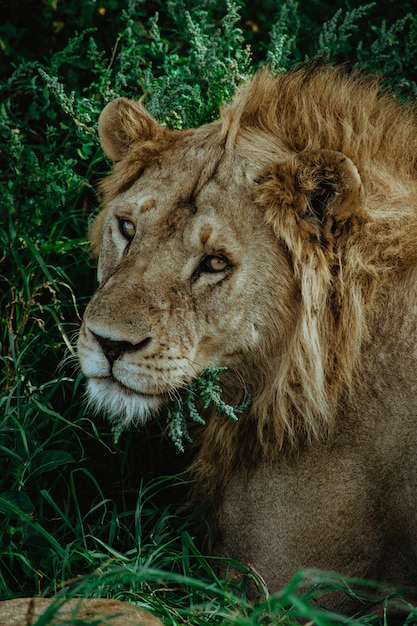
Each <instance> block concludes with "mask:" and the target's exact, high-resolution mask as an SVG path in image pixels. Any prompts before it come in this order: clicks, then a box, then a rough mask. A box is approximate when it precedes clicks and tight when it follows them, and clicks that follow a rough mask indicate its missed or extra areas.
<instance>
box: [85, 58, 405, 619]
mask: <svg viewBox="0 0 417 626" xmlns="http://www.w3.org/2000/svg"><path fill="white" fill-rule="evenodd" d="M98 127H99V136H100V141H101V145H102V148H103V150H104V152H105V153H106V154H107V156H108V157H109V158H110V159H111V160H112V162H113V169H112V173H111V174H110V175H109V176H108V177H106V178H105V180H104V181H103V182H102V187H101V191H102V195H103V203H104V208H103V209H102V211H101V212H100V213H99V214H98V217H97V218H96V220H95V222H94V224H93V227H92V230H91V242H92V249H93V251H94V253H95V254H96V256H97V257H98V281H99V287H98V289H97V292H96V293H95V295H93V297H92V299H91V301H90V303H89V304H88V306H87V309H86V311H85V314H84V318H83V322H82V326H81V330H80V335H79V342H78V353H79V360H80V364H81V368H82V371H83V372H84V374H85V376H86V377H87V379H88V394H89V398H90V401H91V402H92V403H93V404H94V405H95V406H96V408H97V410H99V411H104V412H106V413H107V414H108V415H109V416H110V418H114V417H115V416H118V418H119V417H120V416H121V418H122V419H123V420H124V423H126V424H132V423H134V424H137V425H140V424H141V423H143V422H145V421H146V420H148V419H149V418H150V417H151V416H152V415H153V414H155V412H158V411H159V410H160V409H161V407H163V406H164V405H165V404H166V403H167V402H168V401H169V399H170V398H172V397H175V395H176V394H178V393H180V391H181V389H182V388H184V386H186V385H187V384H188V383H189V382H190V381H192V380H193V379H195V378H196V377H198V376H199V375H200V374H201V373H202V372H203V371H204V370H205V369H206V368H207V367H209V366H210V367H224V368H227V369H226V371H225V372H224V374H223V375H222V387H223V390H224V395H225V398H227V399H228V401H230V402H232V403H237V402H239V401H241V400H242V398H244V397H248V396H249V395H250V397H251V399H252V401H251V404H250V407H249V408H248V409H247V410H246V411H245V412H244V413H243V414H242V415H241V416H240V418H239V420H238V422H237V423H234V422H232V421H231V420H228V419H220V418H218V417H217V416H216V415H212V414H210V415H208V416H207V423H206V425H205V426H204V427H201V428H200V429H199V432H198V433H197V434H196V436H195V445H196V451H195V458H194V461H193V462H192V464H191V467H190V473H191V475H192V476H193V479H194V485H195V491H194V494H197V497H198V498H199V499H200V502H202V501H203V500H204V501H205V502H206V503H207V505H208V506H209V510H210V511H211V512H212V518H213V527H215V528H216V532H215V536H214V538H213V542H212V547H211V552H212V553H213V554H215V555H219V556H225V557H230V558H233V559H236V560H237V561H240V562H242V563H244V564H248V565H250V566H251V567H252V568H253V570H255V571H256V572H257V573H258V574H259V576H260V577H261V578H262V579H263V581H264V582H265V585H266V587H267V588H268V589H269V591H270V592H274V591H277V590H279V589H281V588H282V587H283V586H284V585H286V584H287V583H288V582H289V581H290V580H291V578H292V576H293V575H294V573H295V572H296V571H297V570H299V569H300V568H317V569H319V570H325V571H332V572H339V573H341V574H343V575H345V576H349V577H355V578H360V579H370V580H374V581H380V582H381V583H383V584H385V585H387V586H389V588H391V587H393V588H398V587H402V588H403V587H406V586H410V587H412V586H413V585H414V584H415V581H416V577H417V507H416V506H415V498H416V493H417V470H416V463H415V457H416V449H417V349H416V335H417V281H416V274H417V171H416V159H417V118H416V113H415V110H414V109H413V107H412V106H411V105H409V104H405V103H401V102H399V101H398V99H396V98H395V97H394V96H392V95H391V94H390V93H388V92H387V91H386V90H384V89H382V88H381V86H380V82H379V81H378V80H377V79H376V78H371V77H366V76H364V75H362V74H361V73H358V72H352V73H348V72H347V71H346V70H344V69H340V68H337V67H336V68H334V67H316V66H314V67H312V66H307V67H301V68H297V69H295V70H293V71H290V72H283V73H278V74H277V75H273V74H272V72H271V71H270V70H268V69H264V70H260V71H259V72H257V73H256V74H255V75H254V76H253V77H251V78H250V79H249V80H247V81H246V82H245V83H244V84H243V85H242V86H241V87H240V88H239V90H238V91H237V93H236V95H235V97H234V98H233V99H232V101H231V102H230V103H229V104H227V105H225V106H224V107H223V109H222V111H221V116H220V118H219V119H217V120H215V121H213V122H211V123H208V124H207V125H204V126H201V127H198V128H192V129H186V130H181V131H180V130H169V129H167V128H165V127H164V126H162V125H160V124H159V123H157V122H156V121H155V120H154V118H152V116H151V115H150V114H149V113H148V112H147V111H146V109H145V108H144V106H143V105H142V103H141V102H136V101H132V100H129V99H126V98H119V99H116V100H114V101H112V102H110V103H109V104H108V105H107V106H106V107H105V108H104V110H103V112H102V113H101V115H100V118H99V124H98ZM413 594H414V592H413V591H412V589H411V591H410V596H409V597H410V598H414V599H415V598H416V596H415V594H414V595H413ZM352 602H353V600H348V599H345V598H342V597H339V596H337V597H334V598H333V599H331V600H330V601H329V604H328V605H326V606H328V608H333V609H337V610H356V609H357V607H356V605H354V604H352Z"/></svg>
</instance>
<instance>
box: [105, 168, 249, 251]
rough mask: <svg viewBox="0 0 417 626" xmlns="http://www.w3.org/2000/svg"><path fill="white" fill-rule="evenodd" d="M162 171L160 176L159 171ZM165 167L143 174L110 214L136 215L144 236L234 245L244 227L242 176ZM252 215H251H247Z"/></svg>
mask: <svg viewBox="0 0 417 626" xmlns="http://www.w3.org/2000/svg"><path fill="white" fill-rule="evenodd" d="M161 172H162V174H161ZM164 172H165V169H164V168H162V169H161V168H158V169H156V171H155V170H150V171H149V172H145V174H144V175H143V176H142V177H141V178H140V179H139V180H138V181H136V183H134V185H132V187H131V188H130V189H129V190H127V191H126V192H124V193H122V194H120V195H119V196H118V197H117V198H116V199H115V200H114V201H113V202H112V206H111V215H112V216H114V215H116V217H118V218H119V219H123V218H125V219H132V220H133V221H134V222H135V225H136V227H137V230H138V232H139V236H140V238H141V239H142V240H143V239H144V238H152V239H153V238H157V239H158V240H159V241H163V240H166V241H168V240H173V239H176V238H180V239H181V240H182V243H184V245H185V246H191V247H192V248H197V249H201V248H204V247H208V248H210V246H213V247H219V246H220V247H222V246H223V245H224V246H226V245H227V244H229V245H230V244H231V242H232V241H233V239H234V238H235V236H236V235H237V233H236V228H237V227H238V226H240V227H241V228H242V227H244V226H245V224H246V221H245V220H244V219H243V220H242V211H244V206H243V203H244V201H243V200H242V196H243V198H245V197H246V196H245V195H244V194H242V193H239V192H240V191H241V190H242V185H243V182H242V177H241V176H239V177H238V176H237V175H236V173H235V174H234V176H233V177H231V178H229V181H228V183H229V184H228V185H226V184H225V182H224V176H222V175H216V176H212V177H211V178H209V179H208V180H207V179H206V180H204V178H205V177H204V176H202V174H201V171H200V175H195V173H194V174H193V173H192V172H189V173H188V174H187V173H184V171H183V168H179V167H177V168H175V169H174V170H173V169H172V168H171V169H170V170H169V173H165V174H164ZM248 219H249V218H248Z"/></svg>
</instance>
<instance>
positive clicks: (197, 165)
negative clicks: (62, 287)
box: [78, 135, 295, 421]
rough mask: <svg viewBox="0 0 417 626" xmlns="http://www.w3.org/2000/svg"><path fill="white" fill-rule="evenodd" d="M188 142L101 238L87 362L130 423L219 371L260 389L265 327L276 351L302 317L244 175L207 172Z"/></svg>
mask: <svg viewBox="0 0 417 626" xmlns="http://www.w3.org/2000/svg"><path fill="white" fill-rule="evenodd" d="M191 137H192V135H191ZM183 144H184V145H183ZM183 144H182V142H181V140H178V139H176V141H175V145H174V146H172V147H171V148H169V147H168V148H167V149H166V151H165V152H164V153H162V154H159V155H158V161H157V163H153V164H151V165H149V166H148V167H146V169H145V171H144V172H143V173H142V175H141V176H140V178H139V179H138V180H137V181H136V182H134V184H133V185H131V186H130V187H129V189H128V190H127V191H122V192H121V193H118V194H117V195H116V197H115V198H114V199H112V200H111V201H110V202H109V203H108V205H107V212H106V214H105V217H104V218H103V219H102V224H101V226H100V229H99V231H100V232H99V238H100V242H99V245H100V253H99V265H98V278H99V288H98V290H97V292H96V294H95V295H94V296H93V298H92V300H91V302H90V303H89V305H88V307H87V310H86V312H85V315H84V320H83V324H82V328H81V332H80V337H79V345H78V349H79V358H80V363H81V367H82V370H83V372H84V374H85V375H86V376H87V377H88V391H89V396H90V399H91V400H92V402H93V403H94V404H95V405H96V406H97V408H99V409H104V410H105V411H106V412H107V413H109V414H110V416H115V415H118V417H120V416H122V417H123V416H124V419H125V421H131V420H136V421H138V420H139V421H140V420H142V421H143V420H144V419H146V417H147V416H148V415H149V413H150V412H151V411H154V410H156V409H158V407H160V406H161V404H163V403H164V402H166V400H167V399H169V398H170V397H174V396H175V394H176V392H177V390H179V389H181V388H182V387H183V386H184V385H185V384H187V383H188V382H190V381H191V380H192V379H193V378H195V377H197V376H199V375H200V374H201V373H202V371H203V370H204V369H205V368H207V367H208V366H226V367H228V368H230V370H231V371H233V372H235V373H236V377H237V380H238V384H239V386H240V388H245V389H250V388H251V383H252V381H251V380H247V377H246V373H245V372H246V371H251V372H253V368H254V367H256V363H257V362H259V363H260V362H261V361H262V360H263V359H265V356H266V354H265V351H266V350H267V348H266V346H265V341H264V338H265V336H267V335H268V336H269V330H268V332H266V330H265V329H266V328H268V329H270V328H271V325H272V326H274V327H275V330H276V342H275V352H276V351H277V347H276V346H278V345H279V343H280V341H283V340H285V337H286V335H287V334H288V333H289V328H290V326H291V324H292V320H293V318H294V298H295V295H294V285H293V279H292V272H291V269H290V266H289V263H288V260H287V258H286V254H285V252H284V249H283V247H282V246H281V247H280V246H279V245H277V240H276V237H275V235H274V233H273V230H272V228H271V227H270V226H269V225H268V224H267V223H266V221H265V220H264V217H263V215H262V213H261V211H260V210H259V209H257V208H256V206H255V205H254V203H253V201H252V191H251V188H252V186H253V184H254V183H252V182H251V180H250V179H249V178H248V176H247V172H245V169H244V167H242V165H239V164H238V163H237V162H235V161H234V160H233V159H230V158H229V159H228V158H224V159H223V160H222V159H220V162H215V163H207V152H204V151H203V150H201V149H200V146H199V145H198V142H197V144H196V143H195V141H194V139H193V140H192V141H191V147H190V135H187V136H186V137H185V138H184V142H183ZM208 169H209V170H210V174H208ZM277 267H279V268H280V271H279V273H278V274H277V272H276V268H277ZM271 299H272V300H274V301H275V302H276V303H277V306H276V307H275V309H276V310H274V311H271V310H270V308H269V307H268V302H270V301H271Z"/></svg>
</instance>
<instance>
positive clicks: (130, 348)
mask: <svg viewBox="0 0 417 626" xmlns="http://www.w3.org/2000/svg"><path fill="white" fill-rule="evenodd" d="M90 332H91V334H92V335H93V337H94V339H95V340H96V341H97V342H98V343H99V344H100V346H101V349H102V350H103V352H104V354H105V356H106V359H107V360H108V361H109V363H110V364H112V363H114V361H115V360H116V359H118V358H119V357H120V356H122V354H125V353H126V352H137V351H139V350H142V348H144V347H145V346H147V345H148V343H149V342H150V341H151V338H150V337H146V339H143V340H142V341H140V342H139V343H132V342H130V341H119V340H114V339H109V338H108V337H102V336H101V335H97V333H95V332H93V331H92V330H90Z"/></svg>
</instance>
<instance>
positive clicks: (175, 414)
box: [163, 367, 251, 452]
mask: <svg viewBox="0 0 417 626" xmlns="http://www.w3.org/2000/svg"><path fill="white" fill-rule="evenodd" d="M225 369H227V368H224V367H208V368H207V369H206V370H205V371H204V372H203V373H202V374H201V376H200V377H199V378H197V379H196V380H194V381H193V382H192V383H191V384H190V385H188V387H187V388H186V389H185V391H184V393H183V394H181V396H180V397H179V398H178V399H177V400H174V401H173V402H171V404H170V405H169V406H168V407H167V408H166V411H165V414H164V416H163V419H165V420H166V421H167V423H168V435H169V437H170V439H172V441H173V442H174V444H175V447H176V448H177V450H178V451H179V452H184V444H183V439H185V440H186V441H188V442H191V441H192V439H191V437H190V434H189V432H188V427H187V421H188V420H190V421H192V422H196V423H197V424H203V425H204V424H205V420H204V419H203V417H201V415H200V412H199V408H198V402H199V401H200V402H201V405H202V408H203V409H204V410H206V409H208V408H211V407H212V408H214V409H215V413H216V415H217V416H218V417H219V418H221V417H226V418H228V419H231V420H232V421H233V422H237V420H238V416H239V415H240V414H241V413H243V411H246V409H248V408H249V406H250V403H251V398H250V397H248V398H246V399H245V400H244V401H243V402H242V403H241V404H239V405H237V406H230V405H229V404H226V403H225V402H223V400H222V398H221V394H222V390H221V387H220V385H219V384H218V382H219V377H220V374H221V372H222V371H224V370H225Z"/></svg>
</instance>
